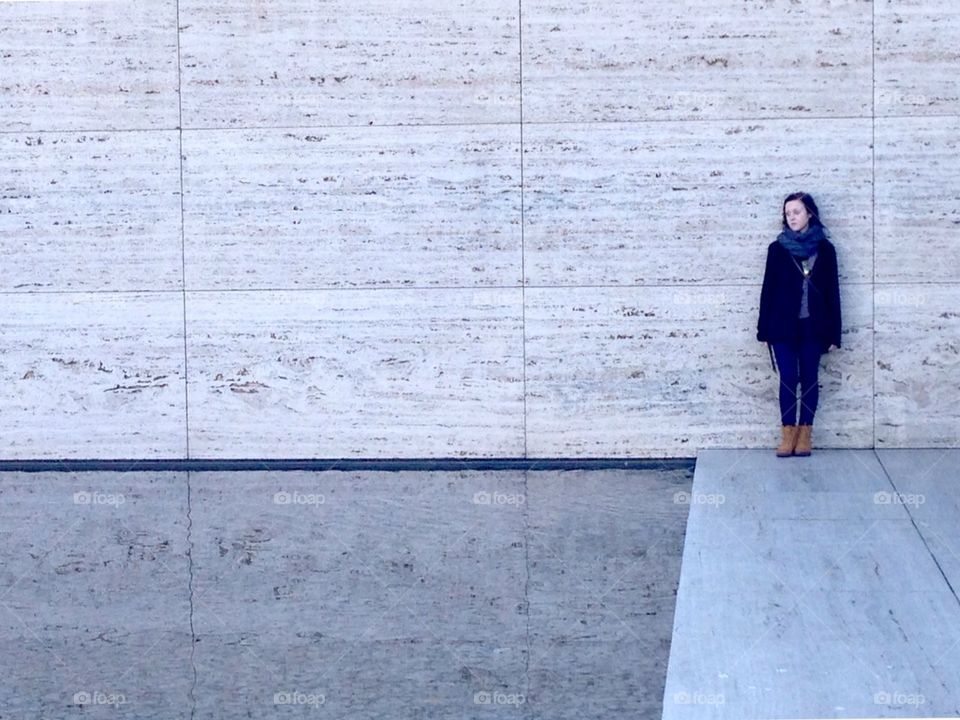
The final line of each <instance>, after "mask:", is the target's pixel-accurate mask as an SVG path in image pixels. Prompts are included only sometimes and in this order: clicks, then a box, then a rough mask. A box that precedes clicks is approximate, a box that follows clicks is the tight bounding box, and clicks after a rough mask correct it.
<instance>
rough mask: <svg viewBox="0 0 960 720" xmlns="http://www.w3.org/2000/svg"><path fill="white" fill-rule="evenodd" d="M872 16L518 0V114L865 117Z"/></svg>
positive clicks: (758, 7) (827, 8) (811, 6)
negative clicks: (520, 13)
mask: <svg viewBox="0 0 960 720" xmlns="http://www.w3.org/2000/svg"><path fill="white" fill-rule="evenodd" d="M943 1H944V2H945V0H943ZM871 15H872V3H870V2H867V1H857V0H822V1H821V2H814V3H803V4H799V3H792V2H789V1H788V0H773V1H772V2H745V3H739V4H736V5H730V4H726V3H718V2H714V0H696V1H695V2H684V3H663V2H657V0H641V1H640V2H638V1H637V0H604V1H603V2H594V3H574V2H569V1H568V0H526V1H525V2H524V3H523V18H522V22H523V96H524V97H523V117H524V120H525V121H536V122H543V121H551V120H588V121H595V120H650V119H694V118H744V117H747V118H765V117H822V116H831V115H832V116H836V115H844V116H851V115H852V116H865V115H869V114H870V106H871V92H870V78H871V48H870V42H871V24H872V23H871Z"/></svg>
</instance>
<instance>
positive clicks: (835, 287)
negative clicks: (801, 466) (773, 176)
mask: <svg viewBox="0 0 960 720" xmlns="http://www.w3.org/2000/svg"><path fill="white" fill-rule="evenodd" d="M782 214H783V231H782V232H781V233H780V235H778V236H777V239H776V240H775V241H773V242H772V243H770V246H769V247H768V248H767V265H766V269H765V270H764V273H763V289H762V290H761V291H760V319H759V321H758V322H757V340H759V341H760V342H765V343H767V347H768V349H771V348H772V350H771V360H772V359H773V356H774V355H776V358H777V367H778V368H779V373H780V422H781V425H782V428H781V431H782V438H781V441H780V445H779V446H778V447H777V450H776V452H777V457H789V456H790V455H809V454H810V453H811V451H812V440H811V435H812V431H813V416H814V413H816V411H817V402H818V400H819V385H818V380H817V372H818V370H819V368H820V355H821V354H823V353H825V352H829V351H830V350H833V349H834V348H839V347H840V331H841V326H840V283H839V279H838V272H837V252H836V249H835V248H834V247H833V244H832V243H831V242H830V240H829V239H828V235H827V231H826V228H825V227H824V226H823V223H821V222H820V213H819V211H818V210H817V204H816V203H815V202H814V201H813V198H812V197H810V195H808V194H807V193H802V192H798V193H793V194H791V195H787V197H786V198H785V199H784V201H783V213H782ZM798 382H799V384H800V400H799V413H800V419H799V423H798V422H797V411H798V402H797V383H798Z"/></svg>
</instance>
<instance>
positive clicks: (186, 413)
mask: <svg viewBox="0 0 960 720" xmlns="http://www.w3.org/2000/svg"><path fill="white" fill-rule="evenodd" d="M177 117H178V120H177V137H178V142H177V147H178V150H177V164H178V166H179V167H180V287H181V290H180V302H181V309H182V311H183V325H182V327H183V432H184V449H185V455H186V457H187V458H188V459H189V458H190V389H189V382H188V380H189V377H190V374H189V371H188V369H187V250H186V232H185V226H184V219H183V81H182V77H181V61H180V2H179V0H177Z"/></svg>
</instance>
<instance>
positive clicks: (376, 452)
mask: <svg viewBox="0 0 960 720" xmlns="http://www.w3.org/2000/svg"><path fill="white" fill-rule="evenodd" d="M521 315H522V301H521V290H520V288H517V289H515V290H511V291H507V290H494V289H476V290H469V289H450V290H443V291H436V290H429V291H428V290H413V289H411V290H378V291H376V292H366V291H359V290H332V291H315V292H310V291H302V292H253V293H242V292H231V293H190V294H189V295H188V297H187V317H188V324H189V328H190V335H189V337H188V348H189V358H188V362H189V367H190V399H191V405H192V412H191V414H190V435H191V437H190V447H191V453H192V454H193V455H194V456H196V457H225V456H226V457H346V456H360V457H401V456H405V455H406V456H409V455H414V456H430V457H459V456H465V455H469V456H477V455H480V456H506V457H516V456H518V455H522V454H523V366H522V348H523V343H522V340H521Z"/></svg>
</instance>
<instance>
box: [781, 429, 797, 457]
mask: <svg viewBox="0 0 960 720" xmlns="http://www.w3.org/2000/svg"><path fill="white" fill-rule="evenodd" d="M782 432H783V439H782V440H780V445H779V446H777V457H790V456H791V455H793V447H794V445H796V444H797V426H796V425H784V426H783V427H782Z"/></svg>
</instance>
